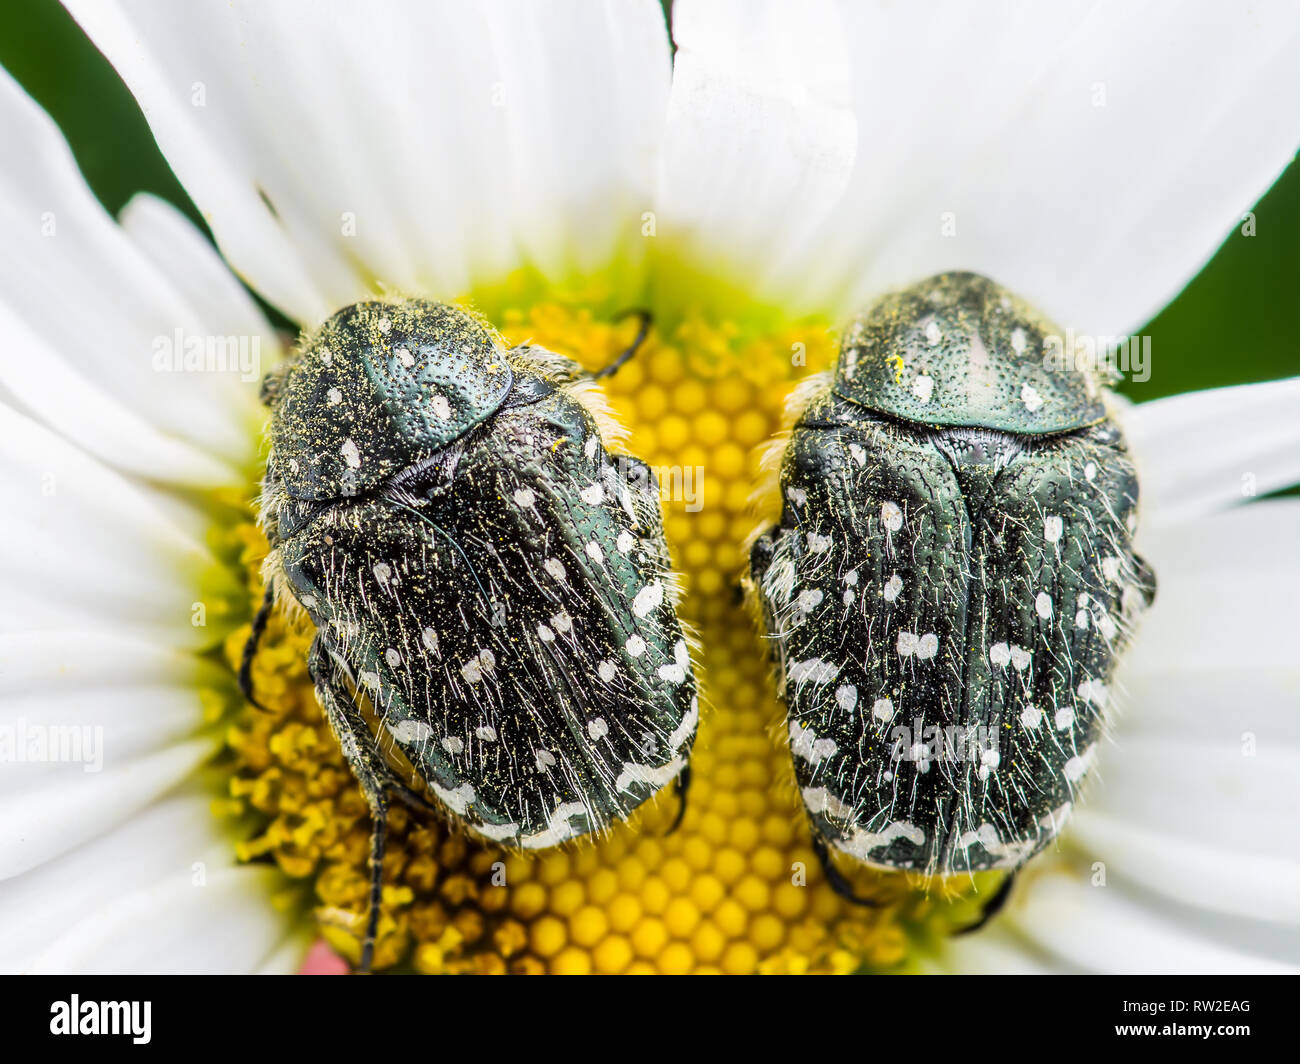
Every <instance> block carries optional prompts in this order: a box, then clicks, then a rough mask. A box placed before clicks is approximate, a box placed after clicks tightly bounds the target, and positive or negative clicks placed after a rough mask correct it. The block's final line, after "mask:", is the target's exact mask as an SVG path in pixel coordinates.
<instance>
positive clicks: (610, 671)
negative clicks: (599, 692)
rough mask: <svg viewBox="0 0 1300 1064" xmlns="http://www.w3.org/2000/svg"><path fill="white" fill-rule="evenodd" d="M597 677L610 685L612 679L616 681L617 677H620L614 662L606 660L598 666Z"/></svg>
mask: <svg viewBox="0 0 1300 1064" xmlns="http://www.w3.org/2000/svg"><path fill="white" fill-rule="evenodd" d="M596 675H597V676H599V677H600V678H601V679H602V680H604V681H605V682H606V683H609V682H610V681H611V680H612V679H614V677H615V676H617V675H618V666H617V665H615V664H614V662H612V661H610V660H609V659H608V658H606V659H605V660H604V661H602V662H601V663H600V664H599V665H597V666H596Z"/></svg>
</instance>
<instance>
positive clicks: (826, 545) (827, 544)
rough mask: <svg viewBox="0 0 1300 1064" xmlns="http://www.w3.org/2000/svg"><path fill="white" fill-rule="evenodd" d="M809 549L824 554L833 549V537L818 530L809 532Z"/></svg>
mask: <svg viewBox="0 0 1300 1064" xmlns="http://www.w3.org/2000/svg"><path fill="white" fill-rule="evenodd" d="M808 549H809V550H810V551H812V552H813V553H814V554H824V553H825V552H826V551H828V550H830V549H831V537H830V536H823V535H821V534H820V533H818V532H809V533H808Z"/></svg>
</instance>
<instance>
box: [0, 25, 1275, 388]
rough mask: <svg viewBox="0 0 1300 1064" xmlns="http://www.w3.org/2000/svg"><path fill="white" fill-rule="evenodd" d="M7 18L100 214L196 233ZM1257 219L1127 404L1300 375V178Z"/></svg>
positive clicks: (1163, 330) (108, 79)
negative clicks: (138, 207) (164, 214)
mask: <svg viewBox="0 0 1300 1064" xmlns="http://www.w3.org/2000/svg"><path fill="white" fill-rule="evenodd" d="M7 6H8V8H9V10H8V11H7V13H6V15H5V17H4V19H3V31H2V32H0V63H3V65H4V66H5V67H6V68H7V69H8V70H9V72H10V73H11V74H13V76H14V77H15V78H17V79H18V81H19V82H20V83H21V84H22V85H23V86H24V87H25V88H26V89H27V91H28V92H29V93H31V94H32V96H34V97H35V98H36V100H37V101H38V102H39V103H40V104H41V105H42V106H43V107H44V108H45V109H46V111H48V112H49V113H50V115H51V116H52V117H53V118H54V120H55V121H56V122H58V124H59V126H60V127H61V128H62V130H63V132H64V135H65V136H66V137H67V138H68V141H69V142H70V143H71V145H72V150H73V152H74V153H75V154H76V157H77V161H78V163H79V164H80V166H81V169H82V172H83V173H84V174H85V175H86V179H87V180H88V181H89V183H90V186H91V188H93V189H94V190H95V193H96V194H97V195H98V196H99V198H100V200H101V201H102V202H103V203H104V205H105V206H106V207H107V208H108V209H109V210H110V211H113V212H115V213H116V212H117V211H118V210H119V209H120V208H121V206H122V205H123V204H124V203H125V202H126V201H127V200H128V199H129V198H130V197H131V195H132V194H133V193H135V192H137V191H140V190H145V191H149V192H153V193H155V194H157V195H159V196H162V197H163V198H165V199H168V200H170V201H171V202H172V203H175V204H177V205H178V206H180V207H182V208H183V209H184V210H186V211H187V212H188V213H189V215H190V217H191V218H192V219H193V220H194V221H195V223H197V224H198V225H200V226H203V221H202V219H201V218H200V217H199V213H198V211H197V210H196V209H195V208H194V205H193V204H192V203H191V202H190V201H189V198H188V197H187V196H186V195H185V192H184V190H183V189H182V188H181V186H180V184H179V183H178V182H177V180H176V178H175V176H174V175H173V174H172V172H171V170H170V168H169V167H168V166H167V163H166V162H165V161H164V160H163V158H162V156H161V155H160V154H159V152H158V148H157V146H156V145H155V144H154V141H153V137H152V135H151V134H150V132H149V128H148V126H147V125H146V124H145V121H144V117H143V116H142V115H141V114H140V110H139V108H138V107H137V106H136V103H135V101H134V100H133V99H132V97H131V94H130V93H129V92H128V91H127V90H126V87H125V86H124V85H123V84H122V82H121V81H120V80H119V78H118V77H117V75H116V74H115V73H114V71H113V69H112V67H110V66H109V65H108V63H107V62H106V61H105V60H104V58H103V57H102V56H101V55H100V54H99V52H98V51H96V50H95V48H94V46H93V45H92V44H91V43H90V42H89V41H88V40H87V39H86V38H85V36H84V35H83V34H82V33H81V31H80V29H78V28H77V25H76V23H74V22H73V21H72V19H71V17H70V16H68V15H67V14H66V13H65V12H64V10H63V8H62V7H60V6H59V4H58V3H57V2H56V0H20V2H12V3H10V4H8V5H7ZM1279 120H1280V121H1289V120H1290V116H1285V115H1283V116H1280V117H1279ZM1255 217H1256V235H1255V236H1253V237H1246V236H1243V235H1242V234H1241V231H1240V223H1238V226H1237V228H1234V229H1233V230H1232V232H1231V235H1229V236H1228V237H1227V240H1226V242H1225V243H1224V245H1223V246H1222V247H1221V248H1220V249H1219V251H1218V253H1217V254H1216V255H1215V257H1214V259H1213V260H1212V261H1211V262H1210V263H1209V265H1207V266H1206V268H1205V269H1204V270H1203V271H1202V272H1201V273H1200V275H1199V276H1197V277H1196V278H1195V280H1193V281H1192V282H1191V284H1189V285H1188V286H1187V288H1186V289H1185V290H1184V291H1183V293H1182V294H1181V295H1180V296H1179V297H1178V299H1176V300H1175V301H1174V302H1173V303H1172V304H1170V305H1169V306H1168V307H1166V308H1165V310H1164V311H1163V312H1161V313H1160V315H1159V316H1158V317H1156V319H1155V320H1154V321H1152V322H1151V323H1150V324H1149V325H1148V326H1147V327H1146V328H1145V329H1143V330H1142V332H1143V334H1149V335H1150V336H1151V351H1152V363H1153V368H1154V370H1155V371H1154V372H1153V374H1152V376H1151V379H1150V380H1149V381H1147V382H1146V383H1143V384H1135V383H1132V382H1126V383H1125V384H1124V385H1123V387H1122V390H1123V391H1124V392H1126V393H1127V394H1128V395H1130V396H1131V397H1132V398H1134V399H1136V400H1139V401H1140V400H1144V399H1153V398H1156V397H1157V396H1160V395H1168V394H1171V393H1175V392H1184V391H1190V390H1193V389H1197V388H1209V387H1214V386H1218V385H1224V384H1236V383H1241V382H1244V381H1257V380H1269V379H1272V378H1276V377H1284V376H1291V375H1294V374H1297V373H1300V337H1297V335H1296V314H1295V309H1294V308H1295V304H1296V303H1297V301H1298V300H1300V292H1297V275H1298V272H1300V271H1297V266H1298V265H1300V166H1293V167H1291V169H1290V170H1288V171H1287V172H1286V173H1285V174H1284V175H1283V177H1282V179H1281V180H1280V181H1279V182H1278V183H1277V184H1276V185H1275V186H1274V187H1273V189H1272V190H1271V191H1270V192H1269V193H1268V194H1267V195H1266V196H1265V197H1264V199H1263V200H1261V201H1260V203H1259V205H1258V206H1257V207H1256V208H1255ZM1227 221H1228V219H1225V222H1227ZM204 229H205V231H206V227H204ZM275 317H276V320H278V321H280V323H281V324H287V323H286V322H284V320H283V319H282V318H279V316H278V315H277V316H275Z"/></svg>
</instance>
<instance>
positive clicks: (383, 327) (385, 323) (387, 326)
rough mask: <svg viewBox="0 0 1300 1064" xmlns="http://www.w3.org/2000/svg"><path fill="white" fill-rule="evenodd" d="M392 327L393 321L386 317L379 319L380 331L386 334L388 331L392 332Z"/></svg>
mask: <svg viewBox="0 0 1300 1064" xmlns="http://www.w3.org/2000/svg"><path fill="white" fill-rule="evenodd" d="M392 329H393V323H392V322H391V321H389V320H388V319H387V318H380V319H379V331H380V332H381V333H383V334H384V335H385V336H387V335H388V334H389V333H390V332H392Z"/></svg>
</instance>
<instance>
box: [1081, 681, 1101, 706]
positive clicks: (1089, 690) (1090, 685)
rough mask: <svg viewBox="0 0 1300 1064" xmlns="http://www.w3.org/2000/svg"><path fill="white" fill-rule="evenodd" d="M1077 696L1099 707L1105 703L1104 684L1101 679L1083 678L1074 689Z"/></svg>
mask: <svg viewBox="0 0 1300 1064" xmlns="http://www.w3.org/2000/svg"><path fill="white" fill-rule="evenodd" d="M1076 693H1077V694H1078V696H1079V697H1080V698H1081V699H1083V701H1085V702H1091V703H1092V704H1093V705H1094V706H1097V707H1101V706H1104V705H1105V704H1106V685H1105V683H1103V682H1102V681H1101V680H1084V681H1083V682H1082V683H1081V684H1079V686H1078V688H1077V689H1076Z"/></svg>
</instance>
